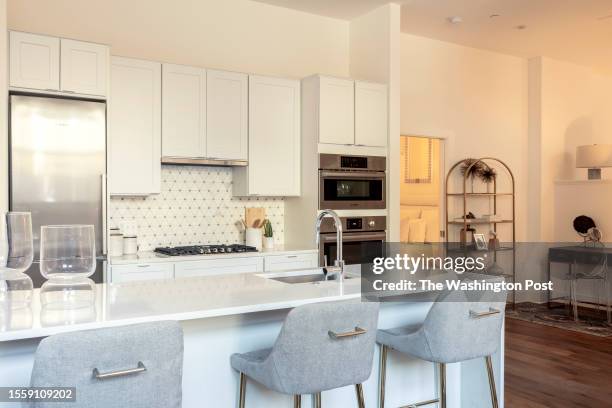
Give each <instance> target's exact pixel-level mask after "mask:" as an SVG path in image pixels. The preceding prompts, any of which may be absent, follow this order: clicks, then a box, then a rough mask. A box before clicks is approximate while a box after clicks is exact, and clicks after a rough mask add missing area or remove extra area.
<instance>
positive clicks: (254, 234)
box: [245, 227, 262, 251]
mask: <svg viewBox="0 0 612 408" xmlns="http://www.w3.org/2000/svg"><path fill="white" fill-rule="evenodd" d="M261 238H262V232H261V228H250V227H249V228H247V229H246V233H245V241H246V245H247V246H252V247H255V248H257V250H258V251H260V250H261Z"/></svg>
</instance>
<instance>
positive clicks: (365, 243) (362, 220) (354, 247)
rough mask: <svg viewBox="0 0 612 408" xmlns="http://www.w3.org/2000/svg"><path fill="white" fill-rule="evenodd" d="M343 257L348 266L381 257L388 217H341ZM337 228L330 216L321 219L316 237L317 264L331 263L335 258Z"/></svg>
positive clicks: (383, 249) (369, 261)
mask: <svg viewBox="0 0 612 408" xmlns="http://www.w3.org/2000/svg"><path fill="white" fill-rule="evenodd" d="M340 219H341V220H342V231H343V234H342V242H343V245H342V256H343V257H344V261H345V263H346V264H347V265H355V264H364V263H372V262H373V260H374V258H376V257H381V256H384V252H385V240H386V235H387V234H386V232H385V228H386V224H387V217H384V216H374V217H341V218H340ZM336 248H337V241H336V228H335V227H334V222H333V219H332V218H330V217H327V218H324V219H323V222H322V223H321V234H320V240H319V258H320V259H319V262H320V265H325V263H326V262H327V265H333V264H334V261H335V260H336Z"/></svg>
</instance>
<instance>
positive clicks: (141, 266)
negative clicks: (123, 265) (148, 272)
mask: <svg viewBox="0 0 612 408" xmlns="http://www.w3.org/2000/svg"><path fill="white" fill-rule="evenodd" d="M136 266H137V267H138V268H148V267H149V266H151V265H136Z"/></svg>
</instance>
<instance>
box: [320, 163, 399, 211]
mask: <svg viewBox="0 0 612 408" xmlns="http://www.w3.org/2000/svg"><path fill="white" fill-rule="evenodd" d="M386 166H387V163H386V158H385V157H382V156H346V155H339V154H320V155H319V209H320V210H323V209H328V208H329V209H332V210H350V209H381V208H382V209H384V208H386V191H385V189H386V187H385V183H386V173H385V169H386Z"/></svg>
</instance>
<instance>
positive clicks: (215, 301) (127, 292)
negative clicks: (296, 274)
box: [0, 273, 361, 342]
mask: <svg viewBox="0 0 612 408" xmlns="http://www.w3.org/2000/svg"><path fill="white" fill-rule="evenodd" d="M93 288H94V289H93V291H83V292H81V293H80V296H79V297H80V298H84V299H85V298H87V296H91V298H92V301H91V302H89V303H86V304H87V306H85V307H76V308H75V307H60V306H59V304H58V303H53V304H45V305H43V304H42V303H43V302H42V299H41V289H34V292H33V296H32V302H31V304H30V307H26V308H13V307H11V305H10V304H8V305H6V304H5V306H4V308H3V309H0V342H4V341H12V340H22V339H28V338H38V337H45V336H49V335H52V334H57V333H65V332H71V331H76V330H87V329H95V328H102V327H113V326H122V325H127V324H134V323H143V322H151V321H160V320H177V321H182V320H192V319H202V318H212V317H221V316H231V315H240V314H246V313H254V312H263V311H271V310H281V309H288V308H293V307H296V306H300V305H303V304H308V303H316V302H325V301H334V300H342V299H352V298H359V297H360V296H361V286H360V279H349V280H345V282H344V283H343V284H342V286H341V285H340V284H339V283H338V282H337V281H327V282H320V283H317V284H313V283H307V284H287V283H282V282H278V281H275V280H272V279H268V278H266V277H265V276H264V275H262V274H255V273H241V274H231V275H216V276H205V277H193V278H181V279H173V280H155V281H145V282H129V283H110V284H106V283H103V284H96V285H94V286H93ZM60 292H61V291H60ZM87 292H91V293H87ZM47 295H49V294H48V293H47V292H44V293H43V296H47ZM53 296H61V295H59V293H56V294H55V295H53ZM81 306H82V305H81Z"/></svg>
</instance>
